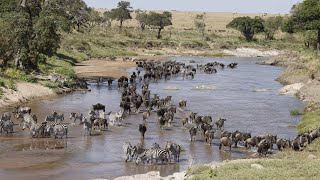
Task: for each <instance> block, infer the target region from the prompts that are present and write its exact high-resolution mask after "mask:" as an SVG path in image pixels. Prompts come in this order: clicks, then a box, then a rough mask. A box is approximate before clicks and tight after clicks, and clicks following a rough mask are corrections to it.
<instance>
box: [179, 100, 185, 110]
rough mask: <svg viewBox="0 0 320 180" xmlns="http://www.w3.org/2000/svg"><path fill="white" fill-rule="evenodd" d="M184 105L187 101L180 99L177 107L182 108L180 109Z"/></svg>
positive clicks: (183, 107)
mask: <svg viewBox="0 0 320 180" xmlns="http://www.w3.org/2000/svg"><path fill="white" fill-rule="evenodd" d="M186 107H187V101H185V100H181V101H180V102H179V108H180V109H182V110H184V109H185V108H186Z"/></svg>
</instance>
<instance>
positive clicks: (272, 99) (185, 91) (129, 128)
mask: <svg viewBox="0 0 320 180" xmlns="http://www.w3.org/2000/svg"><path fill="white" fill-rule="evenodd" d="M171 60H177V61H183V62H186V63H188V62H189V61H190V60H195V61H196V63H198V64H201V63H203V64H204V63H206V62H213V61H218V62H222V63H224V64H229V63H231V62H238V64H239V65H238V67H237V68H236V69H229V68H225V69H224V70H221V69H220V68H218V73H217V74H211V75H209V74H204V73H197V74H196V76H195V78H194V79H192V80H191V79H183V78H182V77H177V78H172V79H171V80H168V81H166V82H165V81H159V82H158V83H151V84H150V90H151V93H152V94H153V93H156V94H158V95H160V96H161V97H164V96H168V95H170V96H172V97H173V101H172V104H175V105H177V104H178V102H179V100H182V99H183V100H187V101H188V104H187V109H186V110H185V111H184V112H183V111H178V112H177V114H176V118H175V120H174V121H175V123H173V125H172V127H166V128H165V130H160V129H159V126H158V124H157V118H156V115H155V113H152V115H151V117H150V118H149V120H148V123H147V128H148V130H147V133H146V139H145V140H144V143H145V145H146V147H149V146H150V145H151V144H152V143H154V142H157V143H159V144H160V145H161V146H164V145H165V143H166V142H167V141H169V140H172V141H174V142H176V143H178V144H180V145H181V146H182V147H183V150H184V151H183V152H182V154H181V161H180V163H179V164H169V165H157V166H152V165H143V164H140V165H138V166H137V165H135V164H134V163H131V162H128V163H125V162H124V160H123V159H122V143H123V142H124V141H129V142H131V143H132V144H137V143H138V142H140V141H141V139H140V133H139V131H138V123H140V122H141V120H142V115H141V114H137V115H131V116H130V117H128V118H126V119H125V127H110V128H109V129H108V130H107V131H102V132H93V136H91V137H84V136H83V130H82V126H79V125H75V126H74V125H71V124H68V125H69V137H68V139H67V140H65V139H62V140H54V139H50V138H40V139H32V138H30V133H29V131H28V130H25V131H22V130H21V128H20V127H19V126H15V133H13V134H9V135H6V134H1V137H0V144H1V146H0V176H1V179H33V180H34V179H46V178H49V179H93V178H115V177H118V176H124V175H133V174H140V173H146V172H148V171H160V172H161V175H162V176H166V175H169V174H172V173H174V172H177V171H181V170H185V169H186V168H187V167H188V166H189V165H191V164H197V163H210V162H212V161H217V162H219V161H223V160H226V159H239V158H245V157H247V156H249V155H250V154H252V153H253V151H247V150H245V149H244V148H236V149H232V151H231V152H229V151H228V150H227V148H226V149H225V150H224V149H223V150H222V151H219V149H218V145H219V143H218V139H214V141H213V145H212V146H209V145H207V144H206V143H205V142H204V141H203V138H202V137H201V135H199V134H198V136H197V141H196V142H192V143H190V139H189V138H190V137H189V133H188V129H187V128H184V127H182V125H181V117H183V116H186V115H187V114H188V113H190V112H191V111H193V112H197V113H199V114H201V115H212V117H213V119H214V121H216V120H217V119H218V118H219V117H223V118H226V119H227V121H226V123H225V127H226V130H228V131H235V130H240V131H244V132H251V133H252V135H262V134H266V133H271V134H277V135H278V137H280V138H293V137H294V136H295V134H296V132H295V126H296V125H297V123H298V121H299V117H291V116H290V114H289V111H290V110H292V109H303V103H302V102H301V101H299V100H298V99H296V98H295V97H290V96H284V95H279V94H278V92H277V91H278V89H280V88H281V87H282V85H281V84H280V83H278V82H276V81H275V79H276V78H277V77H278V76H279V75H280V73H281V72H282V71H283V68H282V67H272V66H262V65H257V64H256V62H257V61H259V59H258V58H234V57H226V58H214V59H213V58H202V57H172V58H171ZM193 65H196V64H193ZM133 70H135V68H131V69H129V70H128V71H133ZM202 85H205V86H214V87H215V88H216V89H214V90H194V88H195V87H196V86H202ZM167 86H174V87H177V88H178V90H165V87H167ZM90 89H91V90H92V91H91V92H88V93H80V92H77V93H73V94H69V95H66V96H59V97H57V98H55V99H49V100H42V101H34V102H31V103H29V104H26V105H27V106H30V107H31V108H32V111H33V112H34V113H35V114H36V115H37V116H38V119H40V120H43V119H44V117H45V115H47V114H49V113H51V112H52V110H56V111H58V112H63V113H65V116H66V122H67V123H70V121H69V113H70V112H82V113H84V114H87V113H88V108H89V107H90V106H91V105H92V104H96V103H98V102H100V103H102V104H106V105H107V111H118V110H119V98H120V93H119V90H118V89H117V87H116V85H115V84H114V85H113V86H112V87H107V86H106V85H100V86H97V85H96V84H94V83H93V84H90ZM139 92H140V90H139Z"/></svg>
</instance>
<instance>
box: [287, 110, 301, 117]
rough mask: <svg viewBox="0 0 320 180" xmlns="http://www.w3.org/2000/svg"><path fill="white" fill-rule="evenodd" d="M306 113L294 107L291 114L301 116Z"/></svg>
mask: <svg viewBox="0 0 320 180" xmlns="http://www.w3.org/2000/svg"><path fill="white" fill-rule="evenodd" d="M303 114H304V113H303V112H301V111H300V110H299V109H292V110H291V111H290V115H291V116H301V115H303Z"/></svg>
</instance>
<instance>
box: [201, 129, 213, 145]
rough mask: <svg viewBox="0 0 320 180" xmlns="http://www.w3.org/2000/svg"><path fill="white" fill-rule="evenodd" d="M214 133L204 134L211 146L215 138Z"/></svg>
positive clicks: (210, 131) (209, 131)
mask: <svg viewBox="0 0 320 180" xmlns="http://www.w3.org/2000/svg"><path fill="white" fill-rule="evenodd" d="M214 133H215V131H214V130H212V129H211V130H207V131H206V132H205V133H204V137H205V139H206V142H207V143H209V144H210V146H211V143H212V140H213V138H214Z"/></svg>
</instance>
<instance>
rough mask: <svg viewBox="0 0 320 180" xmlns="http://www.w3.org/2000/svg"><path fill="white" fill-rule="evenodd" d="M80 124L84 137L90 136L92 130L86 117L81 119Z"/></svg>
mask: <svg viewBox="0 0 320 180" xmlns="http://www.w3.org/2000/svg"><path fill="white" fill-rule="evenodd" d="M81 124H83V130H84V135H85V136H86V135H88V133H89V135H90V136H91V130H92V124H91V122H90V121H88V120H87V118H86V117H82V121H81Z"/></svg>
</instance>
